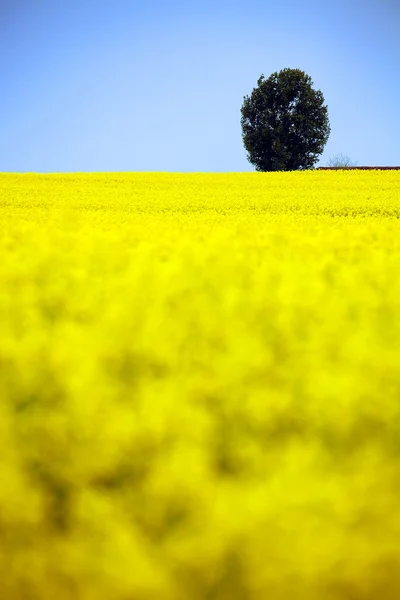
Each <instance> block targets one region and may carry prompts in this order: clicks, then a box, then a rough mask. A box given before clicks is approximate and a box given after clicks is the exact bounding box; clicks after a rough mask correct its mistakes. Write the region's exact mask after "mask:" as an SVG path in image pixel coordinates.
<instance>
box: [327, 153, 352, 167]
mask: <svg viewBox="0 0 400 600" xmlns="http://www.w3.org/2000/svg"><path fill="white" fill-rule="evenodd" d="M356 166H357V163H354V162H352V161H351V160H350V158H349V157H348V156H343V154H336V155H335V156H333V157H332V158H330V159H329V161H328V167H333V168H335V169H348V168H349V167H356Z"/></svg>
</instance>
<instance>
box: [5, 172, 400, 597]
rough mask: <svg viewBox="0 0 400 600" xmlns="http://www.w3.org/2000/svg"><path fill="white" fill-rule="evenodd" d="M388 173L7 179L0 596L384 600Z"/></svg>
mask: <svg viewBox="0 0 400 600" xmlns="http://www.w3.org/2000/svg"><path fill="white" fill-rule="evenodd" d="M399 217H400V173H398V172H393V171H392V172H390V171H379V170H376V171H366V172H365V171H364V172H362V171H325V172H318V171H305V172H288V173H222V174H213V173H209V174H204V173H190V174H177V173H91V174H85V173H77V174H49V175H44V174H1V175H0V218H1V228H0V256H1V260H0V399H1V400H0V456H1V458H0V598H1V599H4V600H53V599H55V600H72V599H73V600H205V599H207V600H256V599H257V600H264V599H265V600H267V599H268V600H269V599H271V600H286V599H288V600H289V599H290V600H292V599H293V600H373V599H384V600H391V599H398V598H400V577H399V566H400V509H399V501H400V220H399Z"/></svg>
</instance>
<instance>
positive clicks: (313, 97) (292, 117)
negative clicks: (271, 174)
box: [241, 69, 330, 171]
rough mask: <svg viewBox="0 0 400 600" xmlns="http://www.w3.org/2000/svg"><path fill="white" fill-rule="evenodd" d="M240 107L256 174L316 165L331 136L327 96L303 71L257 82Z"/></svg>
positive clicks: (300, 168) (298, 70) (291, 72)
mask: <svg viewBox="0 0 400 600" xmlns="http://www.w3.org/2000/svg"><path fill="white" fill-rule="evenodd" d="M257 83H258V87H256V88H254V89H253V92H252V94H251V96H250V97H249V96H244V102H243V106H242V108H241V113H242V118H241V125H242V131H243V143H244V146H245V148H246V150H247V152H248V157H247V158H248V160H249V162H251V163H252V164H253V165H255V167H256V170H257V171H294V170H303V169H310V168H312V167H313V166H314V164H315V163H316V161H317V160H318V157H319V155H320V154H322V152H323V149H324V146H325V144H326V142H327V141H328V137H329V134H330V125H329V119H328V107H327V106H324V97H323V95H322V92H320V91H315V90H314V89H313V87H312V84H313V82H312V80H311V77H310V76H309V75H306V74H305V73H304V72H303V71H301V70H300V69H283V70H282V71H280V72H279V73H277V72H276V73H272V75H271V76H270V77H269V78H268V79H265V77H264V75H261V77H260V78H259V79H258V81H257Z"/></svg>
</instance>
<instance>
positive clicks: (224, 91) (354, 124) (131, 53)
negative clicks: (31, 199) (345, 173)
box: [0, 0, 400, 173]
mask: <svg viewBox="0 0 400 600" xmlns="http://www.w3.org/2000/svg"><path fill="white" fill-rule="evenodd" d="M399 59H400V0H323V1H321V0H308V1H307V0H304V1H300V0H297V1H296V0H286V1H285V2H279V1H278V0H276V1H269V0H241V1H238V0H199V1H198V0H192V1H190V0H130V1H129V0H108V1H103V0H92V1H91V0H0V69H1V94H0V130H1V137H0V171H3V172H37V173H50V172H77V171H80V172H93V171H120V172H121V171H175V172H230V171H241V172H243V171H254V167H253V165H251V164H250V163H249V162H248V161H247V158H246V151H245V149H244V146H243V142H242V136H241V126H240V117H241V114H240V108H241V106H242V103H243V96H245V95H250V94H251V92H252V90H253V88H254V87H256V85H257V79H258V78H259V77H260V75H261V74H264V75H265V77H268V76H269V75H270V74H271V73H273V72H275V71H280V70H281V69H283V68H286V67H289V68H298V69H301V70H303V71H305V72H306V73H307V74H308V75H310V76H311V78H312V80H313V82H314V88H315V89H319V90H321V91H322V93H323V94H324V97H325V102H326V104H327V105H328V111H329V119H330V124H331V135H330V138H329V140H328V143H327V145H326V147H325V151H324V153H323V155H322V156H321V159H320V161H319V165H320V166H324V165H326V163H327V161H328V159H329V158H330V157H332V156H333V155H335V154H338V153H343V154H346V155H347V156H349V157H350V158H351V159H352V160H353V161H356V162H358V164H359V165H377V166H382V165H399V164H400V125H399V123H400V113H399V108H400V84H399V80H400V71H399Z"/></svg>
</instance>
